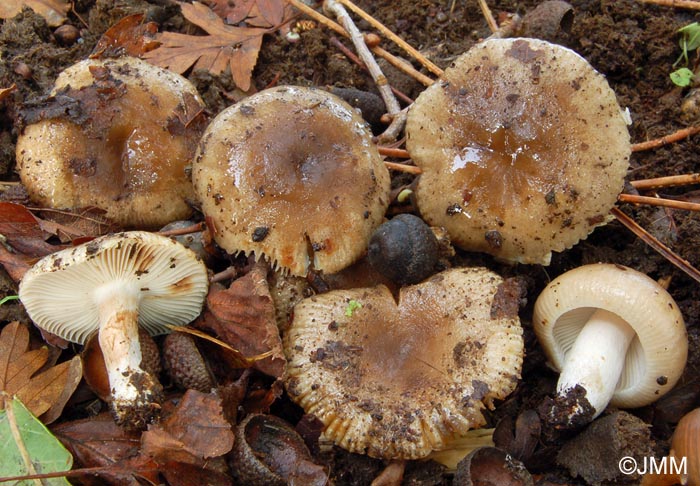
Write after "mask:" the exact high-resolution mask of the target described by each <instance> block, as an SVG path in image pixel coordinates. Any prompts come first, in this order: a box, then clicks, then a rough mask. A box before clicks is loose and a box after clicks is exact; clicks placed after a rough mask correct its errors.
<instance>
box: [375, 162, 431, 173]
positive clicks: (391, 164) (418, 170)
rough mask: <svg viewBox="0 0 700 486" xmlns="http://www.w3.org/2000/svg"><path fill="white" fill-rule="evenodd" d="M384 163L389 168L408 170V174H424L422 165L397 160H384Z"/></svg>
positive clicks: (400, 170) (401, 170)
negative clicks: (399, 162)
mask: <svg viewBox="0 0 700 486" xmlns="http://www.w3.org/2000/svg"><path fill="white" fill-rule="evenodd" d="M384 165H385V166H386V168H387V169H389V170H397V171H399V172H406V173H407V174H416V175H418V174H422V173H423V171H422V170H421V168H420V167H416V166H415V165H408V164H398V163H396V162H387V161H384Z"/></svg>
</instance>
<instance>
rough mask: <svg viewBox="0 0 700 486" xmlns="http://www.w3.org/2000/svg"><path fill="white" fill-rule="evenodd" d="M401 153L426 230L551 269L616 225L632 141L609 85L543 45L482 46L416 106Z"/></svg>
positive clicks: (506, 42) (571, 56)
mask: <svg viewBox="0 0 700 486" xmlns="http://www.w3.org/2000/svg"><path fill="white" fill-rule="evenodd" d="M406 134H407V140H406V148H407V150H408V152H409V153H410V155H411V158H412V159H413V160H414V161H415V163H416V165H417V166H419V167H420V168H421V169H422V171H423V172H422V174H421V175H420V178H419V181H418V184H417V188H416V191H415V196H416V201H417V206H418V209H419V211H420V213H421V215H422V216H423V218H424V219H425V220H426V221H427V222H428V223H429V224H430V225H431V226H442V227H444V228H446V229H447V231H448V232H449V234H450V237H451V240H452V242H453V243H454V244H456V245H457V246H460V247H462V248H463V249H466V250H471V251H480V252H485V253H489V254H492V255H494V256H496V257H497V258H499V259H501V260H504V261H510V262H519V263H540V264H545V265H546V264H549V262H550V258H551V252H552V251H563V250H565V249H567V248H570V247H571V246H573V245H574V244H576V243H577V242H578V241H579V240H581V239H583V238H586V237H587V236H588V234H589V233H590V232H591V231H593V229H594V228H595V227H597V226H600V225H602V224H605V223H606V222H608V221H609V219H610V215H609V212H610V209H611V208H612V207H613V205H614V204H615V202H616V200H617V196H618V194H619V193H620V191H621V190H622V187H623V179H624V177H625V174H626V171H627V166H628V159H629V156H630V153H631V149H630V137H629V133H628V129H627V122H626V120H625V116H624V114H623V111H622V110H621V109H620V106H619V105H618V103H617V100H616V98H615V93H614V92H613V91H612V89H611V88H610V86H609V85H608V83H607V81H606V80H605V78H604V77H603V75H601V74H600V73H598V72H597V71H595V70H594V69H593V67H591V66H590V65H589V64H588V62H587V61H586V60H585V59H583V58H582V57H581V56H579V55H578V54H576V53H575V52H574V51H572V50H570V49H567V48H565V47H562V46H559V45H555V44H550V43H548V42H546V41H542V40H536V39H525V38H518V39H493V40H488V41H485V42H483V43H480V44H477V45H476V46H474V47H473V48H472V49H470V50H469V51H468V52H466V53H465V54H463V55H462V56H460V57H459V58H457V60H456V61H455V62H454V63H453V64H452V65H451V66H450V67H449V68H448V69H446V70H445V72H444V75H443V76H442V78H441V79H440V80H439V81H438V82H436V83H435V84H433V85H432V86H430V87H429V88H427V89H426V90H425V91H424V92H423V93H421V95H420V96H419V97H418V98H417V99H416V101H415V103H414V104H413V106H412V107H411V109H410V111H409V113H408V120H407V124H406Z"/></svg>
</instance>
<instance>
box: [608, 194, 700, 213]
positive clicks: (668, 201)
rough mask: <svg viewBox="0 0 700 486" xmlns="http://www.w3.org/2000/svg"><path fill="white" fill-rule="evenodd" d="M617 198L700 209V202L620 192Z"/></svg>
mask: <svg viewBox="0 0 700 486" xmlns="http://www.w3.org/2000/svg"><path fill="white" fill-rule="evenodd" d="M617 200H618V201H620V202H624V203H631V204H646V205H648V206H663V207H665V208H673V209H684V210H687V211H700V204H698V203H692V202H687V201H676V200H673V199H663V198H660V197H651V196H637V195H635V194H620V195H619V196H617Z"/></svg>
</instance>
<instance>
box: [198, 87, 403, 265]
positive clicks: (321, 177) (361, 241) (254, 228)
mask: <svg viewBox="0 0 700 486" xmlns="http://www.w3.org/2000/svg"><path fill="white" fill-rule="evenodd" d="M314 151H315V152H314ZM192 175H193V182H194V187H195V192H196V193H197V196H198V198H199V200H200V202H201V203H202V210H203V212H204V214H205V215H207V217H208V218H209V220H210V221H211V222H212V223H213V225H214V238H215V240H216V242H217V243H218V244H219V245H220V246H221V247H222V248H224V249H225V250H226V251H227V252H229V253H234V254H235V253H245V254H248V255H249V254H255V256H256V258H258V259H260V258H262V257H266V258H267V259H269V261H270V262H271V264H272V266H273V267H275V268H282V269H284V270H285V271H289V272H290V273H291V274H293V275H306V273H307V271H308V269H309V267H310V266H311V265H313V266H314V268H315V269H316V270H322V271H324V272H325V273H334V272H337V271H339V270H342V269H343V268H345V267H347V266H349V265H350V264H352V263H353V262H354V261H356V260H357V259H358V258H359V257H360V256H361V255H362V253H363V252H364V251H365V250H366V248H367V243H368V241H369V238H370V235H371V233H372V231H373V230H374V229H375V228H376V227H377V226H379V224H381V222H382V219H383V217H384V213H385V212H386V208H387V207H388V204H389V190H390V177H389V172H388V170H387V169H386V167H384V164H383V162H382V159H381V157H380V155H379V152H378V151H377V148H376V146H375V144H374V143H373V142H372V135H371V133H370V132H369V130H368V128H367V125H366V123H365V121H364V120H363V119H362V118H361V116H360V115H359V114H358V113H357V112H356V111H355V110H354V109H353V108H352V107H351V106H350V105H348V104H347V103H346V102H344V101H343V100H341V99H340V98H338V97H337V96H335V95H332V94H330V93H328V92H326V91H323V90H319V89H313V88H302V87H295V86H279V87H277V88H269V89H266V90H263V91H260V92H258V93H256V94H254V95H252V96H250V97H248V98H246V99H245V100H243V101H241V102H239V103H237V104H236V105H233V106H231V107H229V108H227V109H225V110H224V111H222V112H221V113H220V114H219V115H217V116H216V118H215V119H214V120H213V121H212V122H211V124H210V125H209V127H208V128H207V130H206V131H205V133H204V135H203V136H202V141H201V143H200V146H199V150H198V152H197V155H196V156H195V162H194V165H193V174H192Z"/></svg>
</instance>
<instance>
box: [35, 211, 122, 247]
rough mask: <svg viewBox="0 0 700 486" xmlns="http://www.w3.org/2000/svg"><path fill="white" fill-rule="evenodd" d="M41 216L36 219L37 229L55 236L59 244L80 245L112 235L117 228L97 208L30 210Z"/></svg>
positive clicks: (103, 212)
mask: <svg viewBox="0 0 700 486" xmlns="http://www.w3.org/2000/svg"><path fill="white" fill-rule="evenodd" d="M32 210H33V211H36V212H37V213H39V214H41V216H42V218H37V221H38V223H39V227H40V228H41V229H42V230H43V231H44V232H45V233H47V234H49V235H53V236H56V237H57V238H58V239H59V240H60V241H61V243H73V244H80V243H77V242H76V241H80V242H83V241H85V239H86V238H87V239H92V238H96V237H98V236H102V235H105V234H107V233H114V232H116V231H118V230H119V227H118V226H117V225H116V224H114V222H112V221H110V220H109V219H107V218H106V217H105V211H103V210H102V209H98V208H85V209H76V210H74V211H63V210H59V209H48V208H32Z"/></svg>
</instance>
